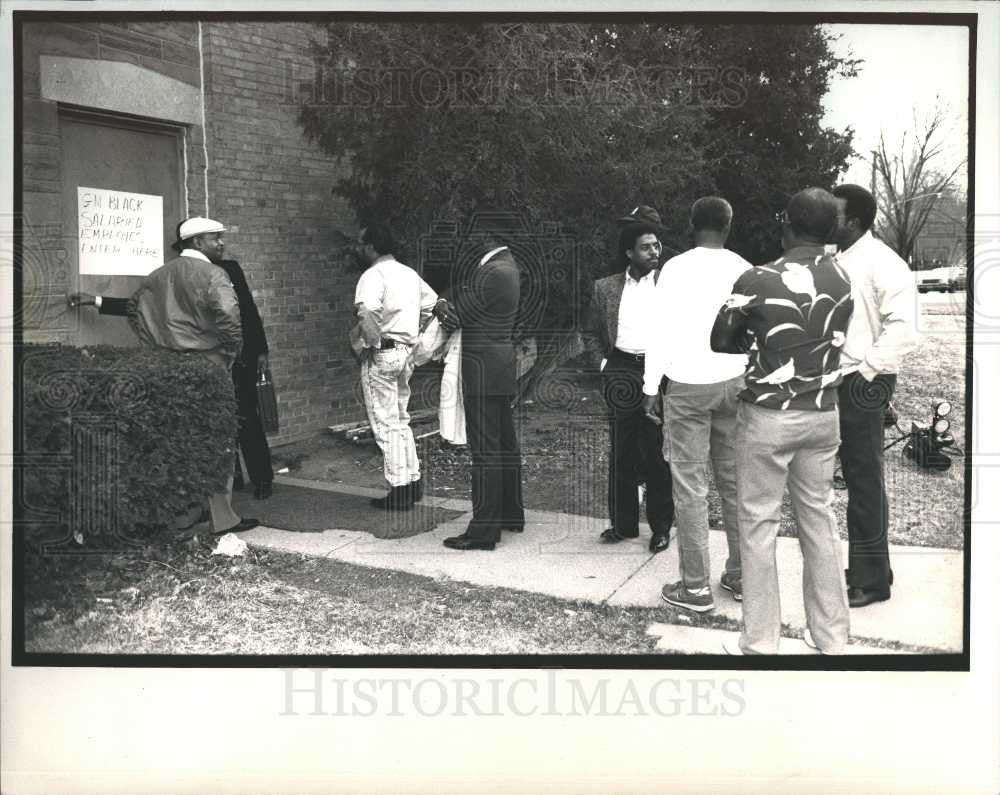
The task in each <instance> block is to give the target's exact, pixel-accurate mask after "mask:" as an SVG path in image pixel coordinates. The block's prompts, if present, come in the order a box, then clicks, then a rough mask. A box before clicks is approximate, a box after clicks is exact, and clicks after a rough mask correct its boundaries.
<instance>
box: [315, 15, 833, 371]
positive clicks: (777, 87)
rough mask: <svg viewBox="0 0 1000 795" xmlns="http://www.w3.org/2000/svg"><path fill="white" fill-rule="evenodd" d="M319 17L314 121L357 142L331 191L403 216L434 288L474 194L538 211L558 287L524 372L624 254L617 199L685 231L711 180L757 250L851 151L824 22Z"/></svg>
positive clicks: (413, 253)
mask: <svg viewBox="0 0 1000 795" xmlns="http://www.w3.org/2000/svg"><path fill="white" fill-rule="evenodd" d="M324 34H325V41H324V42H322V43H317V45H316V47H315V53H314V56H315V62H316V79H315V80H314V81H313V83H312V85H311V86H307V87H306V88H307V92H306V96H305V101H304V102H303V106H302V111H301V117H300V118H301V122H302V125H303V128H304V130H305V132H306V134H307V135H308V136H309V137H311V138H312V139H313V140H315V141H318V142H319V144H320V145H321V146H322V147H323V148H324V149H325V150H326V151H327V152H332V153H338V154H340V155H342V156H343V157H344V162H345V164H346V165H347V166H348V168H347V172H346V176H345V177H344V178H343V179H341V180H340V181H339V182H338V183H337V184H336V185H335V186H334V190H335V191H336V192H337V193H338V194H339V195H341V196H343V197H345V198H346V199H347V200H348V202H349V203H350V204H351V206H352V207H354V208H355V210H356V211H357V212H358V213H359V216H364V215H365V214H367V213H373V214H377V215H378V216H380V217H382V218H385V219H387V220H389V221H390V223H392V225H393V226H394V228H395V229H396V230H397V232H398V233H399V235H400V237H401V238H402V241H403V243H404V248H405V249H406V250H405V258H408V261H409V262H411V263H412V264H414V265H418V266H419V265H422V266H423V268H424V272H425V275H426V276H427V277H428V279H429V281H431V282H432V284H434V286H435V287H438V288H441V287H445V286H447V283H448V282H449V281H450V280H451V279H452V278H453V275H454V272H455V270H456V269H455V268H454V267H452V268H449V267H447V266H448V265H449V264H451V265H452V266H454V265H456V264H457V260H458V255H457V254H456V253H455V250H456V247H452V248H451V249H449V246H448V245H446V244H447V239H448V238H449V236H451V237H452V238H454V240H455V241H460V240H461V239H462V237H463V233H464V231H465V230H466V228H467V227H466V226H465V224H466V223H467V222H468V219H469V218H470V215H471V214H472V212H473V210H474V209H475V208H476V207H479V206H482V205H483V204H489V205H492V206H498V207H505V208H509V209H511V210H514V211H517V212H518V213H519V214H521V215H522V216H523V217H524V219H525V237H526V239H527V240H528V242H527V243H526V244H525V245H524V246H523V250H522V251H521V252H519V253H520V255H521V256H520V257H519V261H521V263H522V265H523V266H525V267H526V269H527V271H528V276H529V282H531V283H532V284H533V286H534V288H535V290H534V291H535V294H539V293H541V294H543V299H544V300H542V301H541V302H540V303H536V306H535V308H536V310H537V311H535V312H534V313H533V314H532V316H530V317H528V318H526V319H525V320H524V322H523V323H522V326H523V328H524V330H525V334H526V335H530V336H533V337H534V338H535V339H536V341H537V342H538V351H539V356H538V358H539V361H538V364H537V365H536V367H535V368H534V369H533V371H532V374H531V375H530V377H529V378H527V379H526V380H525V383H526V384H528V385H529V387H530V385H533V383H534V381H535V380H536V379H537V377H539V375H540V374H543V373H544V372H545V371H546V370H547V369H548V368H549V367H551V366H552V365H553V364H556V363H558V362H559V361H561V360H562V359H564V358H566V356H567V355H569V354H570V353H572V342H573V340H574V339H575V335H574V334H571V333H570V332H573V331H574V330H575V329H576V328H578V319H579V315H580V312H581V310H582V308H583V307H584V306H585V304H586V302H587V301H588V300H589V296H590V290H591V285H592V281H593V279H594V278H595V277H596V276H601V275H604V274H605V273H608V272H610V271H611V270H612V269H614V268H615V267H616V260H617V249H616V239H615V238H616V234H617V233H616V229H615V227H614V224H613V223H612V222H613V219H614V218H616V217H618V216H620V215H622V214H623V212H626V211H628V210H629V209H631V208H632V207H634V206H635V205H637V204H652V205H654V206H655V207H657V209H659V210H660V212H661V215H662V216H663V217H664V220H665V223H666V224H667V226H668V228H669V230H670V232H671V234H669V235H667V236H666V237H667V238H668V239H667V240H665V243H666V245H667V246H668V247H670V248H673V249H679V250H683V248H686V243H685V237H686V226H687V211H688V208H689V207H690V205H691V203H692V202H693V201H694V199H696V198H697V197H699V196H701V195H705V194H706V193H712V192H717V193H720V194H721V195H724V196H726V197H727V198H728V199H729V200H730V201H731V202H732V204H733V206H734V209H735V211H736V214H737V221H736V228H735V229H734V236H733V247H734V248H736V250H738V251H740V252H741V253H743V254H744V255H745V256H747V257H748V258H750V259H751V260H756V261H763V260H765V259H769V258H771V257H773V256H774V255H775V254H776V244H777V229H776V228H775V224H774V212H775V211H776V210H779V209H782V208H783V207H784V204H785V202H786V201H787V198H788V196H790V195H791V194H792V193H794V192H795V191H796V190H798V189H800V188H802V187H805V186H807V185H810V184H820V185H829V184H832V183H833V182H834V177H835V176H836V173H837V171H838V170H839V169H842V168H843V167H844V165H845V163H846V160H847V157H848V156H849V155H850V153H851V152H850V132H849V131H848V132H847V133H843V134H841V133H836V132H834V131H831V130H826V129H824V128H822V126H821V124H820V118H821V116H822V108H821V100H822V96H823V94H824V93H825V91H826V88H827V85H828V83H829V80H830V79H831V78H832V76H833V75H834V74H836V73H838V72H839V73H849V72H850V69H851V68H852V66H851V64H850V63H849V62H844V61H840V60H838V59H836V58H834V57H833V55H832V54H831V52H830V49H829V46H828V41H829V39H828V36H827V35H826V34H825V33H823V32H822V31H821V30H820V29H819V28H815V27H805V26H798V27H792V28H775V27H772V26H754V27H743V26H711V27H700V28H694V27H688V26H678V25H670V24H654V23H650V24H627V25H622V24H601V23H596V22H586V23H581V22H562V23H527V22H498V23H488V24H482V23H478V22H468V23H466V22H448V23H436V22H435V23H411V22H407V23H403V24H399V23H356V22H350V23H342V22H333V23H330V24H327V25H325V26H324ZM567 241H569V243H567ZM456 246H457V248H460V246H458V243H457V242H456ZM446 251H451V252H452V253H451V254H445V255H444V256H443V259H442V266H441V267H440V268H435V267H434V265H435V262H436V260H435V257H434V256H432V254H434V253H435V252H438V253H440V252H446ZM449 257H451V260H452V262H451V263H449V262H448V259H449ZM538 288H541V289H540V290H539V289H538Z"/></svg>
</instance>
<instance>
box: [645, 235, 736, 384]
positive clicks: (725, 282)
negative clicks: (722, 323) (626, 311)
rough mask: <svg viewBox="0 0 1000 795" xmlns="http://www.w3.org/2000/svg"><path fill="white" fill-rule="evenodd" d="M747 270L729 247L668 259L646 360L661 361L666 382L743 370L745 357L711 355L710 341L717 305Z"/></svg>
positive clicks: (705, 378)
mask: <svg viewBox="0 0 1000 795" xmlns="http://www.w3.org/2000/svg"><path fill="white" fill-rule="evenodd" d="M751 267H752V266H751V265H750V263H749V262H747V261H746V260H745V259H743V257H741V256H740V255H739V254H736V253H735V252H733V251H729V250H728V249H725V248H708V247H705V246H697V247H695V248H693V249H691V250H689V251H686V252H684V253H683V254H679V255H677V256H676V257H672V258H671V259H669V260H668V261H667V262H666V263H665V264H664V265H663V267H662V268H661V269H660V277H659V280H658V281H657V292H658V294H659V295H661V296H662V300H660V299H658V300H657V311H658V313H660V317H659V321H660V330H659V333H658V334H657V335H656V337H655V338H654V339H653V340H652V341H651V347H650V349H649V350H648V351H647V357H650V358H655V359H659V360H662V365H661V366H662V370H663V372H664V373H665V374H666V376H667V377H668V378H669V379H670V380H672V381H680V382H682V383H689V384H700V383H713V382H717V381H724V380H726V379H729V378H734V377H736V376H737V375H740V374H741V373H742V372H743V370H744V369H745V367H746V363H747V360H746V356H744V355H740V354H735V355H734V354H730V353H716V352H715V351H713V350H712V349H711V347H710V345H709V340H710V338H711V334H712V325H713V324H714V323H715V318H716V316H717V315H718V312H719V307H721V306H722V305H723V304H724V303H725V302H726V299H727V298H729V296H730V294H731V293H732V289H733V284H734V283H735V282H736V280H737V279H738V278H739V277H740V276H741V275H742V274H743V273H744V272H746V271H748V270H750V269H751Z"/></svg>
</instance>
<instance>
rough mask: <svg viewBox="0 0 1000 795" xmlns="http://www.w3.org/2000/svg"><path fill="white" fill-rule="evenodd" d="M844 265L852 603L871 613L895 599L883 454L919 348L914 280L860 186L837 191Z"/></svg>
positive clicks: (844, 455) (844, 433)
mask: <svg viewBox="0 0 1000 795" xmlns="http://www.w3.org/2000/svg"><path fill="white" fill-rule="evenodd" d="M833 195H834V196H835V197H836V199H837V208H838V209H837V233H836V235H835V238H836V242H837V248H838V249H839V250H840V253H839V254H838V255H837V260H838V262H840V264H841V265H842V266H843V267H844V270H846V271H847V273H848V275H849V276H850V277H851V284H853V285H854V292H855V296H854V300H855V303H856V304H857V307H856V311H855V313H854V316H853V317H852V318H851V325H850V326H848V328H847V339H846V341H845V342H844V354H843V359H844V362H845V364H848V365H854V366H856V367H857V372H854V373H852V374H850V375H848V376H847V377H846V378H845V379H844V383H842V384H841V385H840V463H841V470H842V471H843V473H844V481H845V482H846V483H847V537H848V541H849V551H848V554H847V601H848V604H850V606H851V607H865V606H866V605H869V604H871V603H873V602H883V601H885V600H886V599H888V598H889V595H890V590H891V589H890V586H891V585H892V569H891V568H890V566H889V500H888V497H887V496H886V490H885V471H884V468H883V458H882V456H883V450H882V448H883V447H884V446H885V410H886V408H887V407H888V405H889V401H890V400H891V399H892V393H893V391H894V390H895V388H896V373H897V371H898V370H899V366H900V363H901V361H902V359H903V357H904V356H906V354H908V353H909V352H910V351H912V350H913V349H914V348H915V347H916V344H917V334H916V325H917V324H916V320H917V318H916V310H917V291H916V284H915V282H914V280H913V273H912V272H911V271H910V268H909V266H908V265H907V264H906V262H904V261H903V260H902V259H901V258H900V257H899V255H898V254H896V252H895V251H893V250H892V249H891V248H889V247H888V246H887V245H886V244H885V243H883V242H882V241H881V240H877V239H876V238H875V237H874V236H873V235H872V233H871V226H872V223H873V222H874V221H875V215H876V213H877V207H876V205H875V199H874V197H873V196H872V195H871V193H869V192H868V191H867V190H865V189H864V188H862V187H861V186H860V185H838V186H837V187H835V188H834V189H833Z"/></svg>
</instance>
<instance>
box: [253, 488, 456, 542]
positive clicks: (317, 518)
mask: <svg viewBox="0 0 1000 795" xmlns="http://www.w3.org/2000/svg"><path fill="white" fill-rule="evenodd" d="M369 499H370V498H369V497H359V496H356V495H354V494H341V493H340V492H336V491H323V490H322V489H310V488H303V487H302V486H287V485H285V484H283V483H275V484H274V493H273V494H272V495H271V496H270V497H269V498H268V499H266V500H255V499H253V486H250V485H248V486H247V487H246V490H245V491H237V492H233V508H234V509H235V511H236V513H237V514H239V515H240V516H252V517H254V518H256V519H257V520H258V521H259V522H260V523H261V524H262V525H266V526H267V527H274V528H278V529H280V530H291V531H293V532H296V533H321V532H322V531H324V530H354V531H357V532H360V533H371V534H372V535H373V536H375V537H376V538H408V537H409V536H415V535H418V534H420V533H426V532H428V531H430V530H433V529H434V528H435V527H437V526H438V525H440V524H444V523H445V522H449V521H451V520H453V519H457V518H458V517H459V516H461V515H462V512H461V511H448V510H445V509H443V508H436V507H432V506H430V505H424V504H423V503H419V502H418V503H417V504H416V505H414V506H413V508H412V509H411V510H409V511H383V510H379V509H377V508H373V507H372V506H371V505H370V504H369Z"/></svg>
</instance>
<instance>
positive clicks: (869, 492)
mask: <svg viewBox="0 0 1000 795" xmlns="http://www.w3.org/2000/svg"><path fill="white" fill-rule="evenodd" d="M895 388H896V376H895V375H878V376H875V380H874V381H872V382H871V383H869V382H868V381H866V380H865V379H864V377H862V376H861V375H860V374H858V373H851V374H850V375H848V376H847V377H846V378H845V379H844V382H843V383H842V384H841V385H840V392H839V406H840V466H841V471H842V472H843V474H844V481H845V482H846V483H847V537H848V539H849V542H850V550H849V552H848V559H847V584H848V585H852V586H854V587H856V588H863V589H864V590H866V591H882V592H888V591H889V585H890V583H891V581H892V571H891V570H890V568H889V501H888V499H887V497H886V493H885V472H884V468H883V451H882V448H883V447H884V445H885V410H886V407H887V406H888V405H889V401H890V399H891V398H892V393H893V391H894V390H895Z"/></svg>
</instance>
